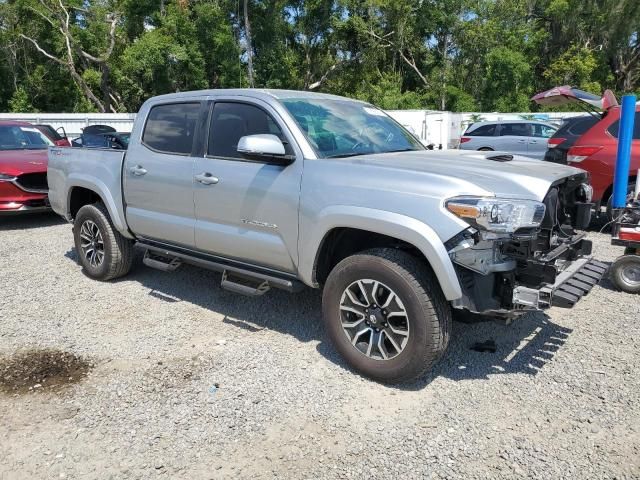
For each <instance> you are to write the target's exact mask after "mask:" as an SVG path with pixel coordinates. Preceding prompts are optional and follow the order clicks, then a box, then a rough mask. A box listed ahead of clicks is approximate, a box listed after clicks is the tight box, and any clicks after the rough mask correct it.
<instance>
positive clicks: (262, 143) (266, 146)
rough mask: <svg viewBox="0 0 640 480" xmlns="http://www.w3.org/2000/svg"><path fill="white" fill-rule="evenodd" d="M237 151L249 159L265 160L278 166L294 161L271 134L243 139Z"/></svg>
mask: <svg viewBox="0 0 640 480" xmlns="http://www.w3.org/2000/svg"><path fill="white" fill-rule="evenodd" d="M237 150H238V152H239V153H242V154H243V155H245V156H247V157H249V158H258V159H265V160H267V161H270V162H272V163H276V164H278V165H289V164H291V163H293V160H294V157H293V156H292V155H287V154H286V151H285V149H284V145H283V144H282V141H281V140H280V139H279V138H278V137H276V136H275V135H272V134H270V133H264V134H258V135H246V136H244V137H241V138H240V140H239V141H238V148H237Z"/></svg>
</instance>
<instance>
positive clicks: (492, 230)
mask: <svg viewBox="0 0 640 480" xmlns="http://www.w3.org/2000/svg"><path fill="white" fill-rule="evenodd" d="M591 192H592V190H591V187H590V185H589V183H588V176H587V174H586V173H580V174H576V175H573V176H570V177H567V178H563V179H560V180H557V181H556V182H554V183H553V184H552V185H551V188H550V189H549V190H548V192H547V194H546V196H545V197H544V199H543V200H542V201H541V202H538V201H534V200H521V199H503V198H499V197H486V198H479V197H457V198H453V199H449V200H448V201H447V202H446V203H445V207H446V208H447V210H449V211H450V212H451V213H453V214H455V215H456V216H458V217H459V218H462V219H464V220H465V221H466V222H467V223H469V225H470V226H469V228H467V229H466V230H464V231H463V232H461V233H459V234H458V235H456V236H455V237H453V238H452V239H450V240H449V241H448V242H447V243H446V247H447V250H448V252H449V256H450V258H451V260H452V261H453V263H454V266H455V270H456V272H457V274H458V280H459V281H460V285H461V288H462V293H463V295H462V297H461V298H460V299H458V300H455V301H454V302H453V307H454V308H457V309H464V310H468V311H470V312H473V313H479V314H490V315H494V316H500V317H504V318H507V319H510V318H513V317H516V316H518V315H520V314H523V313H526V312H528V311H536V310H544V309H547V308H550V307H552V306H556V307H562V308H571V307H573V306H574V305H575V304H576V303H577V302H578V300H580V298H581V297H582V296H584V295H585V294H587V293H588V292H589V291H590V290H591V288H592V287H593V286H594V285H596V284H597V283H598V282H599V281H600V279H601V278H602V276H603V275H604V274H605V272H606V265H605V264H603V263H601V262H598V261H596V260H594V259H593V258H592V257H591V250H592V244H591V241H590V240H587V239H586V234H585V233H584V230H585V229H586V228H587V226H588V225H589V223H590V220H591V210H592V207H593V204H592V203H591Z"/></svg>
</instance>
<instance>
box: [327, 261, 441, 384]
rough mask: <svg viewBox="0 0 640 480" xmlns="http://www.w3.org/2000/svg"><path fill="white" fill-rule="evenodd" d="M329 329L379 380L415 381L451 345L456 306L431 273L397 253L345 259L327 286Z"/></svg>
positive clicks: (347, 354) (343, 350)
mask: <svg viewBox="0 0 640 480" xmlns="http://www.w3.org/2000/svg"><path fill="white" fill-rule="evenodd" d="M322 311H323V320H324V324H325V328H326V329H327V332H328V335H329V337H330V338H331V340H332V342H333V344H334V345H335V347H336V349H337V350H338V352H339V353H340V354H341V355H342V357H343V358H345V360H346V361H347V362H348V363H349V365H350V366H351V367H353V368H354V369H355V370H357V371H358V372H360V373H362V374H363V375H365V376H367V377H370V378H372V379H374V380H377V381H381V382H386V383H400V382H406V381H410V380H413V379H415V378H417V377H419V376H421V375H422V374H424V373H425V372H426V371H427V370H429V369H430V368H431V367H432V365H433V364H434V363H435V362H436V361H438V360H439V359H440V357H441V356H442V354H443V353H444V351H445V350H446V348H447V345H448V343H449V334H450V330H451V308H450V306H449V304H448V302H447V300H446V299H445V297H444V294H443V293H442V290H441V289H440V286H439V284H438V281H437V279H436V277H435V275H434V274H433V272H432V271H431V269H430V268H429V267H428V266H427V265H425V264H424V263H422V262H421V261H420V260H418V259H416V258H415V257H413V256H412V255H410V254H408V253H406V252H403V251H400V250H395V249H386V248H385V249H374V250H369V251H367V252H363V253H360V254H357V255H353V256H350V257H347V258H346V259H344V260H342V261H341V262H340V263H338V265H337V266H336V267H335V268H334V269H333V270H332V271H331V273H330V275H329V278H328V279H327V282H326V284H325V287H324V292H323V296H322Z"/></svg>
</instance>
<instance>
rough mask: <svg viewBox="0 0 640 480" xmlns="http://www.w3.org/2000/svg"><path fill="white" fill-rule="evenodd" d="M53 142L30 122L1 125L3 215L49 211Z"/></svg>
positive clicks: (0, 200)
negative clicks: (49, 164) (49, 149)
mask: <svg viewBox="0 0 640 480" xmlns="http://www.w3.org/2000/svg"><path fill="white" fill-rule="evenodd" d="M50 145H53V142H51V140H49V139H48V138H47V137H46V136H45V135H43V134H42V133H41V132H40V131H39V130H38V129H37V128H35V127H34V126H33V125H31V124H30V123H26V122H11V121H2V122H0V215H2V214H6V213H20V212H36V211H43V210H48V209H49V202H48V200H47V192H48V186H47V147H48V146H50Z"/></svg>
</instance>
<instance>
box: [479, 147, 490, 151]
mask: <svg viewBox="0 0 640 480" xmlns="http://www.w3.org/2000/svg"><path fill="white" fill-rule="evenodd" d="M478 151H479V152H493V148H489V147H482V148H479V149H478Z"/></svg>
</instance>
